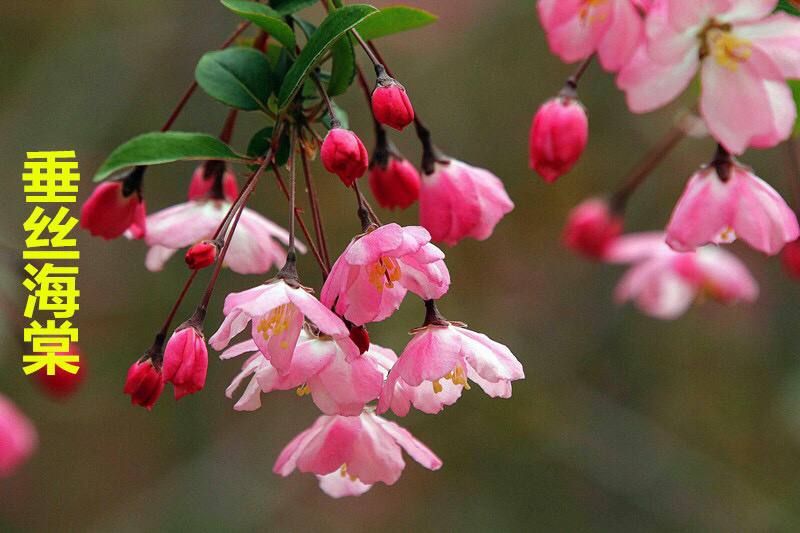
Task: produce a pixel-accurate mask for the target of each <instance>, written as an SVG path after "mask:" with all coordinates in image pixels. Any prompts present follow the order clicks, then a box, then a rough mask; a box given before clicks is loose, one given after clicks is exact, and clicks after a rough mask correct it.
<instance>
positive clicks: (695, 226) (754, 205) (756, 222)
mask: <svg viewBox="0 0 800 533" xmlns="http://www.w3.org/2000/svg"><path fill="white" fill-rule="evenodd" d="M725 169H726V170H725V171H723V172H722V176H721V175H720V171H719V170H718V168H717V167H716V166H715V165H713V164H712V165H710V166H708V167H706V168H703V169H701V170H700V171H699V172H697V173H696V174H695V175H694V176H692V177H691V179H690V180H689V183H688V184H687V185H686V189H685V190H684V192H683V196H681V199H680V200H679V201H678V204H677V205H676V206H675V210H674V211H673V212H672V217H671V218H670V221H669V224H668V225H667V243H668V244H669V245H670V246H671V247H672V248H674V249H675V250H676V251H679V252H688V251H692V250H694V249H696V248H697V247H699V246H703V245H704V244H708V243H715V244H719V243H727V242H732V241H733V240H735V239H737V238H740V239H742V240H743V241H745V242H746V243H747V244H749V245H750V246H752V247H753V248H755V249H756V250H759V251H762V252H764V253H766V254H769V255H774V254H776V253H778V252H780V251H781V248H783V245H784V244H785V243H787V242H790V241H793V240H795V239H797V237H798V235H800V228H798V224H797V217H796V216H795V214H794V212H793V211H792V210H791V209H790V208H789V206H788V205H786V202H785V201H784V200H783V198H781V196H780V194H778V192H777V191H775V189H773V188H772V187H770V185H769V184H767V183H766V182H765V181H763V180H762V179H761V178H759V177H758V176H756V175H755V174H753V173H752V172H751V171H750V170H748V169H747V168H745V167H743V166H741V165H739V164H737V163H736V162H735V161H734V162H732V163H730V164H728V165H726V166H725Z"/></svg>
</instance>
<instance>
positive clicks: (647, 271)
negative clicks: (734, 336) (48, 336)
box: [607, 232, 758, 319]
mask: <svg viewBox="0 0 800 533" xmlns="http://www.w3.org/2000/svg"><path fill="white" fill-rule="evenodd" d="M607 259H608V261H610V262H612V263H632V264H633V266H632V267H631V268H630V270H628V272H626V273H625V275H624V276H623V278H622V280H621V281H620V283H619V285H618V286H617V289H616V291H615V295H614V296H615V300H616V301H617V302H618V303H624V302H627V301H629V300H633V301H634V302H635V303H636V306H637V307H638V308H639V309H641V310H642V312H644V313H646V314H648V315H651V316H654V317H656V318H661V319H673V318H677V317H678V316H680V315H682V314H683V313H684V312H686V310H687V309H688V308H689V306H690V305H691V304H692V302H694V301H695V299H696V298H697V296H698V295H700V294H703V295H705V296H708V297H711V298H713V299H715V300H717V301H720V302H723V303H731V302H735V301H739V300H742V301H746V302H752V301H754V300H755V299H756V298H757V297H758V285H757V283H756V281H755V280H754V279H753V277H752V276H751V275H750V272H749V271H748V270H747V267H746V266H745V265H744V264H743V263H742V262H741V261H739V260H738V259H737V258H736V256H734V255H733V254H731V253H729V252H727V251H726V250H723V249H721V248H718V247H714V246H706V247H703V248H699V249H698V250H697V251H696V252H685V253H681V252H676V251H674V250H672V249H671V248H670V247H669V246H667V244H666V243H665V242H664V234H663V233H660V232H652V233H639V234H632V235H624V236H622V237H620V238H619V239H617V240H616V241H615V242H614V244H612V246H611V247H610V249H609V252H608V254H607Z"/></svg>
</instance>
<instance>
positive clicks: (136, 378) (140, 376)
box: [123, 357, 164, 411]
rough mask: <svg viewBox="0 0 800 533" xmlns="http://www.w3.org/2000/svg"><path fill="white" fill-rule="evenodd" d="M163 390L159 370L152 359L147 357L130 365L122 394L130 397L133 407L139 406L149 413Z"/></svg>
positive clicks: (162, 381)
mask: <svg viewBox="0 0 800 533" xmlns="http://www.w3.org/2000/svg"><path fill="white" fill-rule="evenodd" d="M163 390H164V380H162V379H161V368H160V366H158V367H157V366H156V364H155V363H154V362H153V360H152V358H150V357H148V358H147V359H145V360H144V361H142V360H139V361H136V362H135V363H133V364H132V365H131V367H130V369H129V370H128V377H127V379H126V380H125V389H124V390H123V392H124V393H125V394H130V395H131V403H132V404H133V405H141V406H142V407H144V408H146V409H147V410H148V411H150V410H152V409H153V405H154V404H155V403H156V400H158V397H159V396H161V392H162V391H163Z"/></svg>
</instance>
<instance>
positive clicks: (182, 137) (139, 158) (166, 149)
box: [94, 131, 251, 181]
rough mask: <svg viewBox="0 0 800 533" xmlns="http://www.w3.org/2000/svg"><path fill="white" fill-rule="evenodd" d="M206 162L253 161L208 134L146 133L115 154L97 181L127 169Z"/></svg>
mask: <svg viewBox="0 0 800 533" xmlns="http://www.w3.org/2000/svg"><path fill="white" fill-rule="evenodd" d="M206 159H221V160H224V161H239V162H246V163H250V162H251V161H250V159H248V158H246V157H244V156H241V155H239V154H237V153H236V152H234V151H233V150H232V149H231V147H230V146H228V145H227V144H225V143H224V142H222V141H220V140H219V139H217V138H216V137H212V136H211V135H207V134H205V133H184V132H178V131H167V132H154V133H145V134H143V135H139V136H138V137H134V138H133V139H131V140H129V141H128V142H126V143H124V144H122V145H120V146H118V147H117V148H116V149H115V150H114V151H113V152H111V155H109V156H108V158H107V159H106V160H105V161H104V162H103V164H102V165H100V168H99V169H97V173H96V174H95V175H94V181H102V180H104V179H106V178H107V177H109V176H110V175H112V174H113V173H115V172H117V171H119V170H121V169H123V168H126V167H132V166H138V165H158V164H161V163H172V162H175V161H191V160H206Z"/></svg>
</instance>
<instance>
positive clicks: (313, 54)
mask: <svg viewBox="0 0 800 533" xmlns="http://www.w3.org/2000/svg"><path fill="white" fill-rule="evenodd" d="M377 12H378V10H377V9H375V8H374V7H372V6H368V5H364V4H355V5H351V6H345V7H343V8H341V9H337V10H336V11H334V12H332V13H331V14H330V15H328V17H327V18H326V19H325V20H324V21H323V22H322V24H320V26H319V28H318V29H317V31H315V32H314V34H313V35H312V36H311V37H310V38H309V40H308V42H307V43H306V46H305V47H304V48H303V51H302V52H301V53H300V55H299V56H297V59H296V60H295V62H294V64H293V65H292V66H291V68H290V69H289V72H287V73H286V77H285V78H284V80H283V83H282V85H281V88H280V91H279V93H278V108H279V109H283V108H285V107H286V106H287V105H288V104H289V102H290V101H291V100H292V97H293V96H294V95H295V93H297V90H298V89H299V88H300V86H301V85H302V83H303V81H304V80H305V78H306V77H307V76H308V74H309V73H310V72H311V70H312V69H313V68H314V67H316V66H317V63H318V62H319V60H320V59H321V58H322V56H323V54H325V52H326V51H327V50H328V49H329V48H330V47H331V46H332V45H333V44H334V43H335V42H336V40H337V39H339V37H341V36H342V35H343V34H344V33H345V32H346V31H348V30H350V29H351V28H353V27H354V26H356V25H357V24H358V23H359V22H361V21H363V20H364V19H366V18H367V17H369V16H370V15H374V14H375V13H377Z"/></svg>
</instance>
